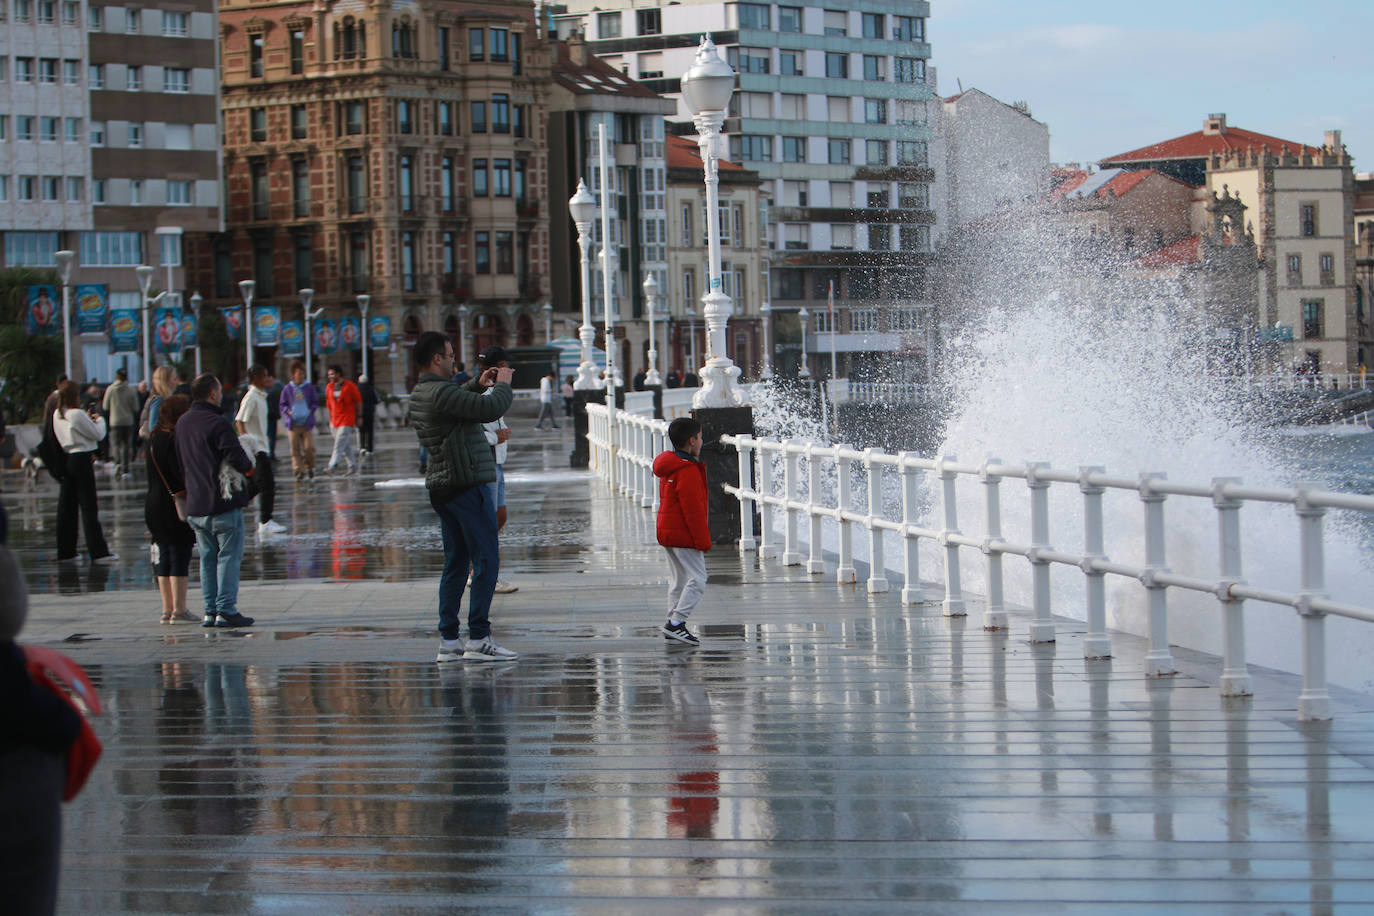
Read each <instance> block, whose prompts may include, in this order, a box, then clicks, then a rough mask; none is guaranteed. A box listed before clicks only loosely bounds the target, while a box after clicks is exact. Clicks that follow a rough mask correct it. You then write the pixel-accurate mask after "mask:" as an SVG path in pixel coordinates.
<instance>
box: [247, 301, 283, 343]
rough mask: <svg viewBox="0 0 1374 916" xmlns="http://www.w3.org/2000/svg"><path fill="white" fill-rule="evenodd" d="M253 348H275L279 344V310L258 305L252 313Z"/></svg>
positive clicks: (269, 306) (272, 306)
mask: <svg viewBox="0 0 1374 916" xmlns="http://www.w3.org/2000/svg"><path fill="white" fill-rule="evenodd" d="M253 324H254V328H253V346H255V347H275V346H277V345H278V344H280V343H281V308H280V307H278V306H275V305H260V306H258V308H257V311H256V312H254V313H253Z"/></svg>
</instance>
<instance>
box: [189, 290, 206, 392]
mask: <svg viewBox="0 0 1374 916" xmlns="http://www.w3.org/2000/svg"><path fill="white" fill-rule="evenodd" d="M204 301H205V300H204V299H202V298H201V295H200V291H199V290H197V291H195V292H194V293H192V294H191V311H192V312H194V313H195V316H196V375H200V304H201V303H202V302H204Z"/></svg>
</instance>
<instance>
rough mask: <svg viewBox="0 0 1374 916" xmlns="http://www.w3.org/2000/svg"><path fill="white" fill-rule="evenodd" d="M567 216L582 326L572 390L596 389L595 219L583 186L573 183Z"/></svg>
mask: <svg viewBox="0 0 1374 916" xmlns="http://www.w3.org/2000/svg"><path fill="white" fill-rule="evenodd" d="M568 214H569V215H570V216H571V217H572V221H573V224H574V225H575V226H577V245H578V247H579V248H580V249H581V251H582V326H581V327H579V328H578V329H577V336H578V338H579V339H580V340H581V341H582V364H581V365H580V366H578V367H577V381H576V382H575V383H574V384H573V387H574V388H581V389H591V388H595V387H596V362H595V361H594V360H593V359H592V344H593V343H595V342H596V328H594V327H593V326H592V255H591V233H592V220H594V219H596V198H595V197H593V196H592V195H591V192H590V191H588V190H587V183H586V182H585V181H583V180H582V179H580V178H579V179H578V180H577V193H576V194H574V195H573V196H572V197H571V198H569V199H568Z"/></svg>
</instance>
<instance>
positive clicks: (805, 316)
mask: <svg viewBox="0 0 1374 916" xmlns="http://www.w3.org/2000/svg"><path fill="white" fill-rule="evenodd" d="M797 320H798V321H800V322H801V332H802V351H801V353H802V355H801V369H800V371H798V372H797V374H798V375H800V376H801V377H802V378H810V377H811V367H810V366H809V365H808V364H807V359H806V326H807V324H808V323H809V322H810V321H811V313H810V312H808V311H807V310H806V309H802V310H801V311H800V312H797Z"/></svg>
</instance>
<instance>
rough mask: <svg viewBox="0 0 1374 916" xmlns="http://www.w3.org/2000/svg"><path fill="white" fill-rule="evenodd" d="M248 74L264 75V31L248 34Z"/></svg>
mask: <svg viewBox="0 0 1374 916" xmlns="http://www.w3.org/2000/svg"><path fill="white" fill-rule="evenodd" d="M248 75H249V76H262V33H260V32H259V33H257V34H254V35H249V36H248Z"/></svg>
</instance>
